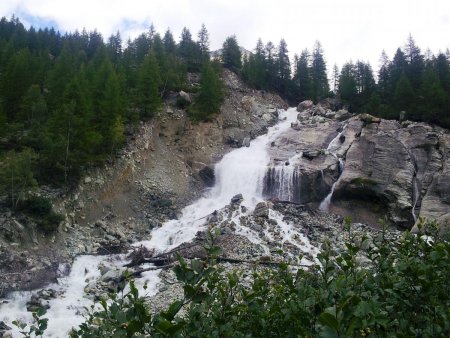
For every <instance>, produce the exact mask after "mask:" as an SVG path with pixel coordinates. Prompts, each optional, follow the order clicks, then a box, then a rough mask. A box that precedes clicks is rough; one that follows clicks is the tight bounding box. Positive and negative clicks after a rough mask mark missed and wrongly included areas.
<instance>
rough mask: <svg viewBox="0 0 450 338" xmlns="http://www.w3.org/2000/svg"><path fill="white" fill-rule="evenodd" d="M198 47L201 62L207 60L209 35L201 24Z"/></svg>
mask: <svg viewBox="0 0 450 338" xmlns="http://www.w3.org/2000/svg"><path fill="white" fill-rule="evenodd" d="M197 36H198V42H197V43H198V46H199V49H200V54H201V57H202V61H203V62H204V61H207V60H209V33H208V30H207V29H206V26H205V24H204V23H203V24H202V28H201V29H200V31H199V32H198V35H197Z"/></svg>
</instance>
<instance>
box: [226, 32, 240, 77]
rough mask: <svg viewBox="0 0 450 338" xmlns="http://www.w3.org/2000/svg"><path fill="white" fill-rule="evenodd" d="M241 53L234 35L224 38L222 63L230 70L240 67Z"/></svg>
mask: <svg viewBox="0 0 450 338" xmlns="http://www.w3.org/2000/svg"><path fill="white" fill-rule="evenodd" d="M241 59H242V54H241V50H240V48H239V45H238V42H237V39H236V36H235V35H232V36H229V37H227V38H226V40H225V42H224V43H223V46H222V63H223V65H224V67H226V68H230V69H232V70H239V69H241V68H242V60H241Z"/></svg>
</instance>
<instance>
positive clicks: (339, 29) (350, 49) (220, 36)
mask: <svg viewBox="0 0 450 338" xmlns="http://www.w3.org/2000/svg"><path fill="white" fill-rule="evenodd" d="M0 13H1V14H2V15H5V16H8V17H9V16H11V15H12V14H13V13H16V14H17V15H19V17H20V15H21V14H23V15H24V16H33V17H37V18H39V19H41V20H43V21H46V22H48V21H52V22H55V23H56V24H57V25H58V28H59V29H61V30H64V31H74V30H75V29H82V28H83V27H85V28H86V29H88V30H93V29H95V28H96V29H97V30H98V31H100V32H101V33H102V34H103V35H104V36H105V37H107V36H109V35H110V34H112V33H115V32H116V31H117V30H120V31H121V33H122V37H123V38H124V40H125V39H126V38H127V37H128V36H129V35H131V36H132V37H134V36H136V35H137V34H139V33H140V32H142V31H143V30H146V29H148V27H149V26H150V23H152V22H153V23H154V25H155V27H156V28H157V30H158V31H160V32H161V33H163V32H164V31H165V30H166V28H167V27H170V28H171V30H172V32H173V33H174V36H175V37H176V38H177V37H178V36H179V34H180V32H181V29H182V28H183V27H184V26H187V27H188V28H190V30H191V32H192V34H193V36H194V37H195V36H196V34H197V31H198V30H199V29H200V26H201V24H202V23H205V25H206V27H207V29H208V31H209V33H210V38H211V40H212V43H211V48H212V49H216V48H220V46H221V44H222V42H223V41H224V40H225V38H226V37H227V36H229V35H231V34H236V35H237V37H238V40H239V42H240V44H241V45H243V46H244V47H246V48H247V49H253V48H254V46H255V44H256V41H257V39H258V38H259V37H261V38H262V39H263V41H264V42H267V41H269V40H271V41H273V42H274V43H275V44H277V43H278V42H279V40H280V39H281V38H282V37H283V38H284V39H285V40H286V41H287V43H288V48H289V50H290V51H291V53H292V54H293V53H294V52H296V53H300V52H301V50H302V49H304V48H311V47H312V45H313V43H314V41H315V40H320V41H321V42H322V45H323V47H324V49H325V55H326V59H327V61H328V67H329V68H330V69H331V67H332V64H333V63H335V62H336V63H337V64H338V65H342V63H343V62H345V61H347V60H349V59H352V60H356V59H362V60H366V61H370V62H371V64H372V66H373V67H374V68H375V69H377V67H378V58H379V55H380V54H381V50H382V49H385V50H386V52H387V53H388V55H389V56H391V57H392V55H393V53H394V52H395V49H396V48H397V47H400V46H402V45H403V43H404V42H405V41H406V38H407V36H408V35H409V33H411V34H412V35H413V37H414V38H415V39H416V41H417V43H418V44H419V46H420V47H422V49H423V50H425V49H427V48H430V49H431V50H432V51H433V52H437V51H438V50H439V49H441V50H445V49H446V48H450V41H449V40H450V39H449V33H448V32H450V19H449V13H450V1H447V0H435V1H426V2H425V1H419V0H409V1H408V0H397V1H394V0H378V1H375V0H366V1H361V0H341V1H335V0H315V1H312V0H311V1H298V0H297V1H296V0H284V1H282V0H279V1H275V0H259V1H253V0H252V1H242V0H179V1H174V0H172V1H171V0H128V1H119V0H94V1H93V0H90V1H88V0H77V1H72V0H65V1H63V0H7V1H2V2H0Z"/></svg>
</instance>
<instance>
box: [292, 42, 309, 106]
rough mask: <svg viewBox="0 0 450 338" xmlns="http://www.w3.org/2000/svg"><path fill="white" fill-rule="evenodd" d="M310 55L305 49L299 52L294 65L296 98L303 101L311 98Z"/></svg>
mask: <svg viewBox="0 0 450 338" xmlns="http://www.w3.org/2000/svg"><path fill="white" fill-rule="evenodd" d="M309 59H310V55H309V52H308V50H307V49H304V50H303V51H302V53H301V54H300V57H299V59H298V63H297V66H296V67H295V73H294V83H295V85H296V88H297V95H296V97H297V100H298V101H303V100H306V99H311V94H312V93H311V90H312V83H311V69H310V67H309Z"/></svg>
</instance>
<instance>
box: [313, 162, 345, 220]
mask: <svg viewBox="0 0 450 338" xmlns="http://www.w3.org/2000/svg"><path fill="white" fill-rule="evenodd" d="M343 170H344V160H343V159H342V158H340V159H339V174H340V173H342V171H343ZM338 181H339V179H337V180H336V182H334V183H333V185H332V186H331V190H330V192H329V194H328V195H327V196H326V197H325V198H324V199H323V201H322V202H320V205H319V210H322V211H328V210H329V209H330V203H331V198H332V197H333V193H334V188H335V187H336V184H337V182H338Z"/></svg>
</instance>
